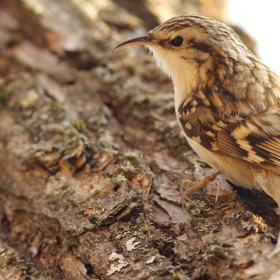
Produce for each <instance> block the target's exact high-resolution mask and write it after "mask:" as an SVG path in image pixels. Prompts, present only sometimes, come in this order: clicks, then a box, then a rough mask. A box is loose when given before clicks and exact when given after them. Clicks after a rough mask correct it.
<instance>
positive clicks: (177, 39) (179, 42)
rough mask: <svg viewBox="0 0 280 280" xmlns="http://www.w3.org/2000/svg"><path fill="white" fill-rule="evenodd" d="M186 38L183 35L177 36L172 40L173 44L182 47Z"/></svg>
mask: <svg viewBox="0 0 280 280" xmlns="http://www.w3.org/2000/svg"><path fill="white" fill-rule="evenodd" d="M183 41H184V39H183V37H182V36H177V37H175V38H174V39H173V40H171V45H173V46H175V47H180V46H181V45H182V43H183Z"/></svg>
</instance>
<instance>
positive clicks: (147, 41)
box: [113, 35, 155, 51]
mask: <svg viewBox="0 0 280 280" xmlns="http://www.w3.org/2000/svg"><path fill="white" fill-rule="evenodd" d="M154 44H155V43H154V42H153V41H152V37H151V36H150V35H147V36H142V37H137V38H134V39H131V40H128V41H125V42H123V43H121V44H120V45H118V46H116V47H115V48H114V49H113V51H115V50H121V49H124V48H127V47H132V46H140V45H154Z"/></svg>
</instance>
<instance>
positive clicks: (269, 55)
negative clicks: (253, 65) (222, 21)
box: [229, 0, 280, 75]
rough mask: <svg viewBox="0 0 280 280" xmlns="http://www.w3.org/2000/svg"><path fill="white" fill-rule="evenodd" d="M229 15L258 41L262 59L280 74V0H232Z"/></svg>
mask: <svg viewBox="0 0 280 280" xmlns="http://www.w3.org/2000/svg"><path fill="white" fill-rule="evenodd" d="M230 2H231V3H230V7H229V17H230V19H231V20H232V23H234V24H237V25H239V26H240V27H242V28H243V29H244V30H245V31H247V32H248V33H249V34H250V36H251V37H252V38H253V39H254V40H255V41H256V42H257V46H258V49H257V51H258V53H259V55H260V57H261V60H262V61H263V62H265V64H267V65H268V66H269V67H270V68H271V69H272V70H274V71H275V72H276V73H277V74H278V75H280V1H279V0H231V1H230Z"/></svg>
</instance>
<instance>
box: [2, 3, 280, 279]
mask: <svg viewBox="0 0 280 280" xmlns="http://www.w3.org/2000/svg"><path fill="white" fill-rule="evenodd" d="M98 4H99V5H98ZM137 5H139V7H138V8H139V11H138V12H137V13H135V12H134V13H132V12H131V11H130V10H129V9H131V7H132V6H131V5H130V6H126V5H125V2H124V1H116V2H110V1H103V4H102V5H101V3H99V2H98V1H92V2H90V1H85V0H72V1H66V0H59V1H55V0H39V1H32V0H28V1H27V0H25V1H23V0H22V1H19V0H17V1H16V0H2V1H1V2H0V50H1V52H0V75H1V79H0V102H1V111H0V119H1V121H0V127H1V129H0V167H1V173H0V190H1V191H0V201H1V209H0V217H1V224H0V226H1V231H0V232H1V234H0V237H1V239H0V264H1V270H0V279H78V280H79V279H277V278H275V277H277V275H279V274H280V267H279V264H278V263H279V258H280V257H279V256H277V255H276V256H275V257H274V258H270V259H269V258H268V257H267V253H269V252H270V251H271V250H272V249H273V247H274V245H273V243H275V240H276V237H277V229H278V217H277V214H276V213H275V211H274V210H273V207H275V204H274V202H271V200H270V199H269V198H268V197H267V196H266V195H265V194H263V193H257V194H253V193H251V192H249V191H245V190H240V189H238V188H235V189H234V190H232V187H231V186H229V184H228V183H227V182H226V181H224V180H223V179H222V178H221V179H220V192H219V199H218V202H217V203H215V195H216V191H217V182H214V183H213V184H210V185H209V186H207V187H206V188H205V189H203V190H200V191H197V192H194V193H193V194H191V195H190V196H189V197H187V199H186V209H184V208H182V207H181V194H180V185H181V183H182V182H183V181H184V180H186V179H188V180H192V181H197V180H199V179H200V178H202V177H203V176H205V175H206V174H210V173H211V172H213V170H211V169H210V168H208V167H207V166H206V165H205V164H204V163H202V162H201V161H200V160H199V158H198V157H197V156H196V155H195V154H194V153H193V152H192V151H191V150H190V148H189V147H188V145H187V142H186V140H185V138H184V135H183V133H182V132H181V131H180V129H179V126H178V125H177V121H176V117H175V113H174V101H173V93H172V91H173V86H172V84H171V82H170V80H169V79H168V78H166V77H165V76H164V75H163V74H162V73H161V72H160V71H159V70H157V68H156V65H155V64H154V63H153V61H152V58H151V57H150V55H149V54H148V53H147V52H145V51H144V50H143V49H141V48H135V49H131V50H127V51H119V52H116V53H112V52H111V50H112V48H113V47H114V46H116V45H117V44H118V43H120V42H122V41H123V40H124V39H125V36H126V38H130V37H133V36H134V35H135V34H136V33H138V34H139V32H141V33H144V32H147V30H145V28H144V27H142V26H144V25H145V24H144V23H143V22H142V21H141V18H139V17H137V16H139V15H142V17H143V18H145V16H147V17H149V15H153V17H152V18H151V17H150V19H151V21H150V22H149V24H152V23H156V21H157V14H156V13H154V12H153V10H151V9H150V8H149V7H150V6H149V3H148V1H147V2H146V1H138V2H137ZM163 5H164V3H163ZM182 5H183V4H182ZM185 5H186V4H185ZM197 5H198V4H197ZM176 7H177V6H176ZM183 8H184V9H186V10H185V12H188V10H187V6H184V7H183ZM132 14H134V15H132ZM135 14H136V15H135ZM149 24H147V25H146V26H149ZM134 33H135V34H134ZM127 34H129V35H127ZM185 185H186V184H185ZM185 185H184V184H183V187H184V186H185ZM185 187H186V186H185ZM263 205H268V206H267V207H263ZM273 277H274V278H273Z"/></svg>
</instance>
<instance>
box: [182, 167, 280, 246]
mask: <svg viewBox="0 0 280 280" xmlns="http://www.w3.org/2000/svg"><path fill="white" fill-rule="evenodd" d="M220 174H221V172H220V171H217V172H213V173H212V174H211V175H209V176H206V177H205V178H204V179H203V180H202V181H201V182H199V183H197V184H195V185H193V186H192V187H190V188H189V189H187V190H186V191H185V192H184V193H183V194H182V196H181V205H182V207H183V208H185V205H184V200H185V198H186V196H188V195H189V194H191V193H192V192H194V191H196V190H199V189H202V188H204V187H205V186H207V184H208V183H210V182H212V181H213V180H215V179H216V177H217V176H218V175H220ZM190 182H191V181H189V180H187V181H186V182H184V184H186V183H187V184H190ZM180 189H181V188H180ZM216 200H217V197H216ZM279 248H280V246H279Z"/></svg>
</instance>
